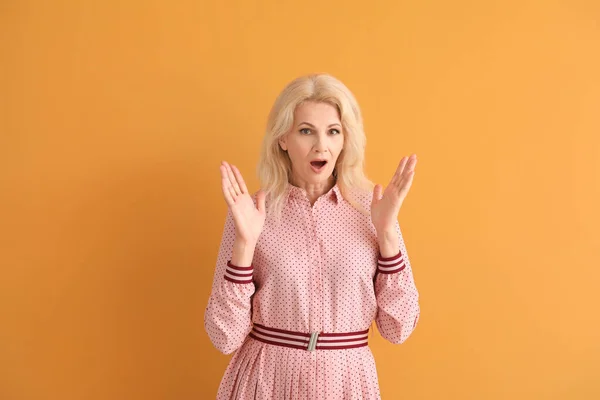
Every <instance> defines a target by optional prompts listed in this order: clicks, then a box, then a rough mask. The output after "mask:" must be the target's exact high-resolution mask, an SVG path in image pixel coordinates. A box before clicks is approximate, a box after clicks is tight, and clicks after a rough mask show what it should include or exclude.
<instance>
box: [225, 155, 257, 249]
mask: <svg viewBox="0 0 600 400" xmlns="http://www.w3.org/2000/svg"><path fill="white" fill-rule="evenodd" d="M220 170H221V178H222V184H223V197H225V201H226V202H227V205H228V206H229V209H230V210H231V214H232V215H233V220H234V223H235V232H236V241H241V243H243V244H245V245H248V246H255V245H256V243H257V242H258V237H259V236H260V233H261V232H262V229H263V226H264V225H265V216H266V212H265V193H264V192H263V191H262V190H260V191H259V192H258V193H257V195H256V203H257V204H256V206H255V205H254V201H253V200H252V197H251V196H250V193H248V188H247V187H246V183H245V182H244V178H242V174H241V173H240V171H239V170H238V169H237V168H236V166H235V165H229V164H228V163H227V162H226V161H223V162H222V163H221V167H220Z"/></svg>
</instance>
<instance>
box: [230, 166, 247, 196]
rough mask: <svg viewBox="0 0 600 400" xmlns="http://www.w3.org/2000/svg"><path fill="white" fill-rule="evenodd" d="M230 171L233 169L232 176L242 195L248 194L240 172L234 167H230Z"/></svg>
mask: <svg viewBox="0 0 600 400" xmlns="http://www.w3.org/2000/svg"><path fill="white" fill-rule="evenodd" d="M231 169H233V174H234V175H235V178H236V179H237V182H238V184H239V185H240V189H241V191H242V193H248V188H247V187H246V182H244V178H243V177H242V173H241V172H240V170H239V169H238V168H237V167H236V166H235V165H232V166H231Z"/></svg>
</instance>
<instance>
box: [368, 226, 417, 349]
mask: <svg viewBox="0 0 600 400" xmlns="http://www.w3.org/2000/svg"><path fill="white" fill-rule="evenodd" d="M396 232H397V233H398V237H399V243H398V248H399V252H398V254H397V255H395V256H393V257H389V258H383V257H381V254H379V257H378V260H377V272H376V274H375V282H374V283H375V296H376V298H377V315H376V317H375V323H376V324H377V329H378V330H379V332H380V333H381V336H383V337H384V338H385V339H386V340H388V341H390V342H392V343H394V344H399V343H403V342H404V341H405V340H406V339H407V338H408V337H409V336H410V334H411V333H412V332H413V330H414V329H415V327H416V326H417V322H418V320H419V314H420V307H419V292H418V291H417V288H416V286H415V282H414V278H413V274H412V269H411V266H410V261H409V259H408V255H407V253H406V246H405V244H404V239H403V238H402V232H401V231H400V225H399V224H398V222H397V221H396Z"/></svg>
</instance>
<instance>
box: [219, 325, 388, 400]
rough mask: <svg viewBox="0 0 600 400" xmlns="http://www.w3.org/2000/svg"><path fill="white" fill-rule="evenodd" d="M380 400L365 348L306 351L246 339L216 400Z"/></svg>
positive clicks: (226, 375)
mask: <svg viewBox="0 0 600 400" xmlns="http://www.w3.org/2000/svg"><path fill="white" fill-rule="evenodd" d="M233 399H240V400H250V399H252V400H254V399H258V400H267V399H269V400H365V399H366V400H375V399H381V396H380V393H379V382H378V379H377V370H376V367H375V360H374V358H373V353H371V349H370V348H369V347H368V346H365V347H359V348H355V349H343V350H315V351H306V350H299V349H292V348H288V347H281V346H277V345H272V344H267V343H263V342H260V341H258V340H255V339H252V338H251V337H248V338H247V339H246V340H245V342H244V344H243V345H242V346H241V347H240V348H239V349H238V350H237V352H236V353H235V354H234V355H233V357H232V358H231V361H230V362H229V365H228V366H227V369H226V370H225V374H224V376H223V379H222V380H221V383H220V385H219V391H218V393H217V400H233Z"/></svg>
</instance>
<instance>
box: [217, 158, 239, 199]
mask: <svg viewBox="0 0 600 400" xmlns="http://www.w3.org/2000/svg"><path fill="white" fill-rule="evenodd" d="M219 169H220V170H221V177H222V179H221V186H222V187H223V197H224V198H225V202H226V203H227V205H228V206H232V205H233V204H235V201H234V200H233V197H232V196H231V193H230V191H229V188H230V187H231V184H230V183H229V177H228V176H227V169H226V168H225V166H224V165H221V167H220V168H219Z"/></svg>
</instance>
